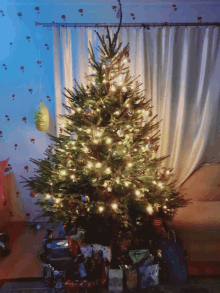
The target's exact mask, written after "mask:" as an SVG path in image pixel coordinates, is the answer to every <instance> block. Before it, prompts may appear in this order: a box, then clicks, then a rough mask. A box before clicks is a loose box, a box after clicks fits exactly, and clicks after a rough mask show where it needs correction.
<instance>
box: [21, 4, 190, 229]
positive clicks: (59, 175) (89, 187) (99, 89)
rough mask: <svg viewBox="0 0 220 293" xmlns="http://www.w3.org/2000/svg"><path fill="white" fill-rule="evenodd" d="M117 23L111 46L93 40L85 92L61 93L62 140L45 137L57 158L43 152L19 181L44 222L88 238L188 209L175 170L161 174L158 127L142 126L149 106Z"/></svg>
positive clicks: (151, 121) (77, 89) (81, 89)
mask: <svg viewBox="0 0 220 293" xmlns="http://www.w3.org/2000/svg"><path fill="white" fill-rule="evenodd" d="M119 4H120V2H119ZM120 5H121V4H120ZM121 20H122V13H121V16H120V24H119V27H118V30H117V32H116V34H115V35H114V38H113V39H111V38H110V33H109V30H108V28H107V36H106V39H107V40H108V44H106V41H105V37H104V36H102V37H101V36H100V35H99V33H98V32H96V33H97V35H98V37H99V40H100V43H101V46H99V47H98V50H99V52H100V59H99V61H97V60H96V59H95V55H94V51H93V48H92V45H91V43H90V49H89V54H90V60H89V65H90V66H91V67H92V69H93V71H94V73H93V74H91V75H86V76H85V77H86V80H87V82H88V84H87V85H86V87H84V86H83V85H82V84H81V85H79V84H78V82H77V81H76V85H77V87H74V91H71V90H70V89H66V88H65V90H66V93H65V94H64V95H65V96H66V97H67V99H68V102H69V104H68V105H65V104H63V106H64V107H65V109H66V114H64V115H62V116H61V118H62V119H63V120H62V123H63V124H64V125H63V126H62V128H61V129H60V130H61V132H62V133H60V135H59V137H55V136H52V135H50V134H48V135H49V136H50V138H51V140H52V141H53V142H54V151H52V150H51V149H50V148H48V149H47V150H46V152H45V155H46V158H45V159H43V160H34V159H30V161H31V162H33V163H34V164H36V165H37V166H38V169H36V175H35V177H31V178H29V179H26V178H24V177H22V178H24V179H25V181H23V182H22V183H26V185H25V186H28V187H29V188H31V189H32V190H34V191H35V192H37V193H40V194H41V195H42V198H41V199H40V200H38V202H37V204H38V205H40V206H41V210H42V212H43V214H42V216H44V217H48V219H49V221H62V222H63V223H64V224H65V225H70V226H71V225H76V226H81V227H83V228H84V229H85V230H87V231H88V232H90V233H92V224H93V227H94V226H98V225H102V227H104V230H105V231H110V230H108V229H109V227H110V228H111V229H112V227H115V226H117V227H118V230H117V231H122V230H124V231H125V230H126V231H129V232H131V234H133V233H135V231H138V227H140V226H142V225H143V224H144V223H145V222H146V220H147V219H149V217H150V216H151V215H153V214H157V213H158V212H160V214H161V215H162V217H164V218H168V219H172V218H173V215H174V214H175V213H176V211H177V209H178V208H180V207H184V206H186V205H187V201H186V200H184V199H183V198H181V197H180V196H179V192H178V191H177V190H176V189H175V188H174V182H171V178H172V176H173V173H172V169H168V168H165V167H162V163H163V161H164V160H165V159H166V158H167V156H165V157H161V158H156V152H157V150H158V148H159V144H158V143H159V140H160V138H159V131H157V130H158V128H159V124H160V122H157V123H154V120H155V118H156V117H157V115H156V116H154V117H152V118H146V117H150V116H151V115H152V110H151V108H152V107H151V101H146V99H145V96H144V94H143V91H140V86H141V84H140V83H139V82H138V81H137V78H138V77H136V78H132V77H131V76H130V73H129V66H127V65H126V64H129V62H130V60H129V44H127V45H126V46H125V47H124V48H123V49H121V46H122V43H120V44H119V46H118V47H116V42H117V37H118V33H119V30H120V27H121ZM147 119H148V120H149V121H148V122H146V120H147ZM133 235H135V234H133Z"/></svg>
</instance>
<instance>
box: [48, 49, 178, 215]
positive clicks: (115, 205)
mask: <svg viewBox="0 0 220 293" xmlns="http://www.w3.org/2000/svg"><path fill="white" fill-rule="evenodd" d="M123 56H124V55H123ZM128 57H129V54H128V53H126V54H125V57H124V59H123V60H122V63H123V64H122V65H121V62H120V60H117V65H116V64H113V63H114V62H112V63H110V61H109V60H106V59H103V60H104V62H105V64H103V65H102V69H103V70H104V72H105V73H104V74H103V78H104V79H103V80H102V83H103V84H105V85H108V92H109V91H110V94H111V92H112V93H114V92H116V91H118V90H119V91H121V92H122V93H126V92H127V91H128V89H129V90H132V91H133V93H134V91H135V90H136V88H138V85H137V84H136V85H135V84H134V83H132V84H129V85H126V84H125V82H124V81H123V80H122V75H121V74H120V73H119V72H120V70H121V73H122V70H123V68H124V66H125V65H126V64H128V63H129V62H130V60H129V58H128ZM105 58H107V55H105ZM90 61H91V60H90ZM117 68H118V69H117ZM111 69H113V71H114V72H111ZM94 73H95V72H94ZM91 86H94V87H95V86H96V82H95V78H94V77H92V78H89V81H88V85H87V91H86V93H87V94H88V95H89V94H90V90H89V89H90V88H91ZM125 107H126V108H127V114H128V116H129V115H134V113H133V111H132V110H130V109H129V107H130V105H129V98H128V99H127V100H126V104H125ZM103 108H105V105H103ZM93 109H94V107H93ZM83 111H84V109H82V108H81V107H80V106H79V105H77V106H75V105H74V109H73V107H71V108H69V115H70V116H71V115H76V114H77V113H78V114H81V113H83ZM95 111H96V112H97V113H98V115H99V114H100V111H101V110H100V108H99V107H97V109H96V110H92V109H91V106H89V107H88V108H87V109H86V110H85V114H86V115H87V116H89V117H91V116H92V115H94V114H95ZM136 113H137V115H138V116H137V117H141V116H143V115H144V116H145V117H151V115H152V111H151V107H150V109H148V110H146V109H142V110H141V109H138V110H137V111H136ZM120 114H121V111H120V109H119V110H117V111H115V112H114V113H113V118H114V117H119V115H120ZM72 125H73V121H71V119H67V118H65V119H64V120H63V121H62V122H61V124H60V127H61V128H62V129H69V128H71V126H72ZM110 125H112V128H114V127H113V123H110ZM77 130H78V134H77V133H76V132H71V135H70V136H69V142H67V143H66V142H65V145H62V147H63V149H62V148H61V149H58V150H59V151H60V152H62V153H63V158H64V159H66V156H68V159H67V163H66V166H64V165H62V164H59V166H58V169H56V170H54V175H55V176H54V179H55V180H56V178H64V177H66V176H69V177H70V178H71V180H72V181H73V182H75V181H76V180H77V175H76V172H75V171H76V169H75V168H74V169H72V168H71V167H72V165H74V162H72V161H71V160H70V157H71V155H70V154H71V151H72V150H75V151H77V149H79V147H80V149H81V151H82V152H84V153H85V155H86V156H85V158H86V160H87V163H86V165H84V166H83V171H84V172H85V174H89V172H91V171H95V172H96V175H97V176H94V178H93V179H92V181H93V183H94V184H95V183H97V178H100V177H101V175H103V174H104V175H107V174H112V179H111V180H106V181H104V182H103V187H105V188H106V189H107V191H108V192H111V191H112V188H113V187H114V185H115V184H120V185H123V186H125V187H126V188H130V189H132V188H133V190H134V195H135V196H136V198H137V199H141V198H143V197H144V194H146V192H149V189H147V188H146V187H143V188H138V189H137V188H136V187H137V186H136V184H134V183H132V181H131V180H129V177H128V178H123V177H122V178H120V177H119V176H115V174H113V173H112V172H113V170H112V169H111V167H109V166H108V160H111V158H112V157H114V156H115V155H116V156H117V155H124V156H126V158H127V157H128V158H130V154H129V152H128V150H126V149H123V150H122V147H123V146H124V145H126V144H128V145H129V143H128V142H129V141H130V139H131V137H132V134H134V133H135V132H138V129H135V127H134V126H131V125H129V124H127V125H126V126H125V127H124V128H123V129H122V127H120V129H115V130H114V131H116V133H117V135H118V137H120V138H122V137H123V138H124V143H122V142H121V141H119V142H118V144H119V145H120V147H121V148H120V147H119V148H118V149H117V153H115V151H114V150H113V149H112V143H113V144H115V141H114V140H113V139H112V138H111V137H106V134H105V130H104V128H100V127H97V126H94V127H90V128H89V127H87V128H86V127H78V129H77ZM80 132H81V133H86V134H87V135H90V138H91V139H90V140H89V141H88V143H85V142H82V143H81V142H80V140H79V139H78V138H79V136H80ZM149 139H150V138H149V137H147V141H149ZM104 141H105V144H106V147H108V148H109V149H108V150H109V155H108V159H107V160H106V161H105V162H104V163H102V162H99V161H97V160H96V159H95V158H94V157H93V156H89V154H90V153H91V150H90V147H89V145H90V146H91V144H95V145H96V146H98V145H99V144H103V142H104ZM152 147H153V146H152V145H151V144H150V143H147V144H146V145H145V146H144V145H143V146H141V152H142V154H143V156H144V155H145V154H146V152H148V151H149V150H151V149H152ZM119 150H121V154H120V152H119ZM133 151H134V152H138V149H137V147H135V148H133ZM143 162H144V159H143ZM134 164H135V163H133V162H130V160H129V159H128V160H127V165H126V170H128V171H130V170H131V169H132V167H133V165H134ZM143 164H144V163H143ZM162 169H164V171H165V172H164V173H163V175H164V176H167V177H168V178H169V176H170V173H171V172H170V171H172V170H171V169H167V168H165V167H164V168H162ZM148 171H149V169H146V172H148ZM56 176H58V177H56ZM167 177H165V178H167ZM51 179H52V178H51ZM152 183H153V185H155V186H157V187H158V189H159V190H162V189H163V188H164V185H163V183H162V182H160V181H159V177H158V178H156V179H155V180H153V181H152ZM98 184H100V183H98ZM50 185H51V193H47V194H46V195H45V198H46V199H52V198H53V200H54V205H55V207H59V206H60V207H63V204H62V200H63V199H62V195H61V194H60V195H59V194H58V196H57V197H55V196H53V197H52V193H53V189H52V187H53V182H52V180H51V182H50ZM82 201H83V202H84V203H89V202H90V198H89V196H87V195H84V196H82ZM165 201H168V198H166V199H165ZM107 205H110V206H111V209H112V210H113V211H117V210H118V209H119V207H120V203H119V202H116V201H114V202H112V203H111V204H108V203H105V204H102V203H100V204H99V205H98V211H99V212H100V213H102V212H103V211H104V210H105V207H106V206H107ZM156 206H157V207H159V206H160V204H156ZM163 209H164V210H168V211H169V209H168V208H167V206H166V205H165V204H164V205H163ZM87 210H88V211H89V210H90V207H88V208H87ZM146 211H147V213H149V214H152V213H153V211H154V209H153V206H152V205H151V204H149V203H147V205H146Z"/></svg>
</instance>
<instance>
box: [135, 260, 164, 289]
mask: <svg viewBox="0 0 220 293" xmlns="http://www.w3.org/2000/svg"><path fill="white" fill-rule="evenodd" d="M138 270H139V279H140V288H141V289H144V288H147V287H149V286H153V285H158V284H159V265H158V264H155V265H149V264H148V263H144V264H143V265H142V266H140V267H139V269H138Z"/></svg>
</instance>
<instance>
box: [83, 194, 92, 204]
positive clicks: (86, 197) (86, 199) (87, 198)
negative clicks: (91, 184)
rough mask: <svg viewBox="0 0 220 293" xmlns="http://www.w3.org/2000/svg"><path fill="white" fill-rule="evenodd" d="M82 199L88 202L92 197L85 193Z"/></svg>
mask: <svg viewBox="0 0 220 293" xmlns="http://www.w3.org/2000/svg"><path fill="white" fill-rule="evenodd" d="M82 201H83V202H84V203H88V202H90V198H89V196H88V195H84V196H82Z"/></svg>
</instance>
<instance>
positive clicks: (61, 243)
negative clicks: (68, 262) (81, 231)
mask: <svg viewBox="0 0 220 293" xmlns="http://www.w3.org/2000/svg"><path fill="white" fill-rule="evenodd" d="M68 256H69V244H68V240H67V239H63V240H53V241H52V242H51V250H50V258H52V259H55V258H60V257H68Z"/></svg>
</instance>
